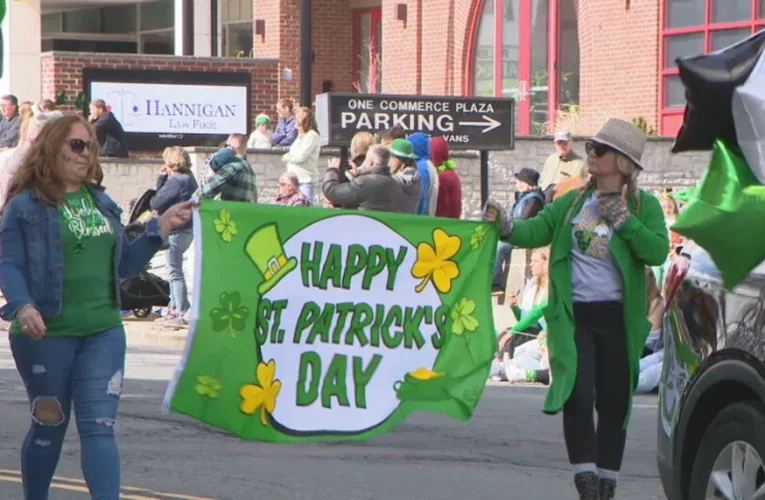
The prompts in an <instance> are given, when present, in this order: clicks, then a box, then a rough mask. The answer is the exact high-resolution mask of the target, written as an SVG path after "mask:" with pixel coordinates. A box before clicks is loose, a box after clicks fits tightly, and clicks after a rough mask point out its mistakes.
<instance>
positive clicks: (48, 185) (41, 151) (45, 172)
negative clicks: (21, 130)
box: [6, 115, 104, 204]
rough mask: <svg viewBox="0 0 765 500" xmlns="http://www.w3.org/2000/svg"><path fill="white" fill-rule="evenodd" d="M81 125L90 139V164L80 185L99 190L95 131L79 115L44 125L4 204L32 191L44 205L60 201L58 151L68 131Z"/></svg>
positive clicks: (61, 181) (60, 161) (61, 179)
mask: <svg viewBox="0 0 765 500" xmlns="http://www.w3.org/2000/svg"><path fill="white" fill-rule="evenodd" d="M78 124H79V125H82V126H83V127H85V129H86V130H87V131H88V135H89V136H90V139H89V141H88V148H89V150H90V164H89V165H88V173H87V175H86V176H85V179H84V182H85V183H90V184H94V185H96V186H100V185H101V182H102V181H103V180H104V172H103V170H101V164H100V163H99V161H98V151H99V149H98V140H97V139H96V131H95V129H94V128H93V125H91V124H90V123H89V122H88V121H87V120H86V119H85V118H83V117H82V116H80V115H67V116H62V117H61V118H58V119H56V120H52V121H50V122H48V123H47V124H45V126H44V127H43V128H42V130H41V131H40V133H39V134H38V135H37V137H35V139H34V141H32V144H31V146H30V147H29V151H27V153H26V155H25V156H24V161H23V163H22V164H21V166H20V167H19V169H18V170H17V171H16V173H15V174H14V176H13V178H12V179H11V183H10V187H9V188H8V195H7V197H6V204H7V203H8V201H10V199H11V198H13V197H14V196H15V195H17V194H19V193H21V192H22V191H24V190H25V189H32V190H34V191H35V194H36V195H37V198H38V199H39V200H40V201H42V202H45V203H50V204H56V203H62V202H63V201H64V191H65V189H66V186H65V184H64V176H63V175H62V170H63V168H64V167H63V163H64V161H65V159H64V158H62V154H61V149H62V148H63V147H64V145H65V144H66V142H67V140H68V139H69V134H70V133H71V131H72V127H74V126H75V125H78Z"/></svg>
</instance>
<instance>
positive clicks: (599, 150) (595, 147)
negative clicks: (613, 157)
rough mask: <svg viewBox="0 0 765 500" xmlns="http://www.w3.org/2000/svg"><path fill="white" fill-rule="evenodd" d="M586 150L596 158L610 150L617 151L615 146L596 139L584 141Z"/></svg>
mask: <svg viewBox="0 0 765 500" xmlns="http://www.w3.org/2000/svg"><path fill="white" fill-rule="evenodd" d="M584 151H585V152H586V153H587V154H588V155H590V154H591V155H593V156H594V157H595V158H600V157H602V156H603V155H604V154H606V153H608V152H609V151H615V150H614V148H612V147H611V146H608V145H606V144H601V143H599V142H595V141H587V142H585V143H584Z"/></svg>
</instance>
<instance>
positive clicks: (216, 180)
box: [199, 147, 257, 202]
mask: <svg viewBox="0 0 765 500" xmlns="http://www.w3.org/2000/svg"><path fill="white" fill-rule="evenodd" d="M209 166H210V168H211V169H212V171H213V176H212V177H210V178H209V179H207V181H206V182H205V183H204V186H202V189H201V191H200V193H199V197H200V198H201V199H205V198H215V197H216V196H218V195H220V199H221V200H225V201H249V202H257V188H256V184H255V172H254V171H253V170H252V167H251V166H250V164H249V163H247V161H246V160H244V159H242V158H240V157H239V156H237V155H236V153H235V152H234V151H233V150H232V149H230V148H227V147H226V148H223V149H221V150H220V151H218V152H217V153H215V155H214V156H213V157H212V158H211V159H210V160H209Z"/></svg>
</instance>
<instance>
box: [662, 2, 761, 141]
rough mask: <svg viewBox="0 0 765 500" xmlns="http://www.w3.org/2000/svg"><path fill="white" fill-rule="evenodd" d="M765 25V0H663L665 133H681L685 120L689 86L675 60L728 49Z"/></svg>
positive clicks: (663, 103)
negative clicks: (686, 95) (686, 94)
mask: <svg viewBox="0 0 765 500" xmlns="http://www.w3.org/2000/svg"><path fill="white" fill-rule="evenodd" d="M764 28H765V0H662V9H661V44H660V48H659V51H660V57H659V65H660V74H661V84H660V91H659V93H660V96H661V130H660V132H661V134H662V135H669V136H672V135H675V134H677V131H678V130H679V129H680V125H681V124H682V122H683V110H684V109H685V88H684V87H683V84H682V82H681V81H680V75H679V74H678V73H679V72H678V69H677V64H676V62H675V61H677V59H678V58H680V57H688V56H695V55H698V54H708V53H710V52H715V51H717V50H721V49H724V48H725V47H728V46H730V45H733V44H735V43H736V42H739V41H741V40H743V39H745V38H747V37H749V36H751V35H752V34H754V33H756V32H758V31H760V30H762V29H764Z"/></svg>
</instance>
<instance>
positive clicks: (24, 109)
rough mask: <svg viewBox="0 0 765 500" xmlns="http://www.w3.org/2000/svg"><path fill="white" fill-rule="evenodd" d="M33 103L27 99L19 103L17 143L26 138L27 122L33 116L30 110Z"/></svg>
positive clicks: (22, 141)
mask: <svg viewBox="0 0 765 500" xmlns="http://www.w3.org/2000/svg"><path fill="white" fill-rule="evenodd" d="M33 106H34V103H31V102H29V101H25V102H22V103H21V104H19V116H20V117H21V125H20V126H19V144H23V143H24V142H25V141H26V139H27V134H28V133H29V123H30V122H31V121H32V118H34V116H35V114H34V111H33V110H32V107H33Z"/></svg>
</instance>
